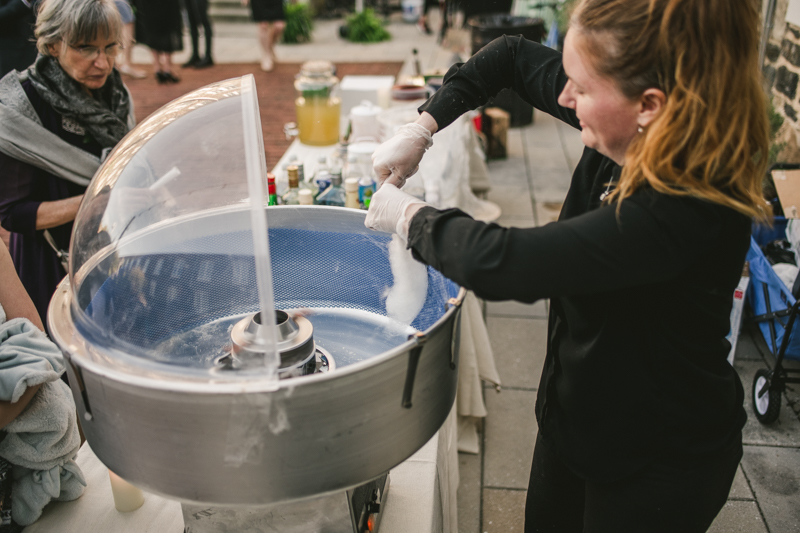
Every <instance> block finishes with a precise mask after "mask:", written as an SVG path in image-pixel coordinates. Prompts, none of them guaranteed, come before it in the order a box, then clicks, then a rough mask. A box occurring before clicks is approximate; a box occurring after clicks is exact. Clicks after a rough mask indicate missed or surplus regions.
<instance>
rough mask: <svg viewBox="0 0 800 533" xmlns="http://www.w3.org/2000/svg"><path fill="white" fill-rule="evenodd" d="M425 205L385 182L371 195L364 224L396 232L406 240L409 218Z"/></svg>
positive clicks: (387, 231)
mask: <svg viewBox="0 0 800 533" xmlns="http://www.w3.org/2000/svg"><path fill="white" fill-rule="evenodd" d="M427 205H428V204H426V203H425V202H423V201H422V200H420V199H418V198H415V197H413V196H411V195H410V194H408V193H404V192H403V191H401V190H400V189H398V188H397V187H395V186H394V185H392V184H391V183H388V182H387V183H384V184H383V185H381V187H380V189H378V192H376V193H375V194H373V195H372V200H370V203H369V211H367V218H366V220H365V221H364V225H365V226H366V227H368V228H369V229H374V230H377V231H383V232H386V233H396V234H397V235H399V236H400V238H402V239H403V240H405V241H407V240H408V226H409V225H410V224H411V219H412V218H414V215H415V214H416V213H417V211H419V210H420V209H422V208H423V207H425V206H427Z"/></svg>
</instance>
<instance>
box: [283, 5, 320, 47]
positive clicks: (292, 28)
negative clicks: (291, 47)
mask: <svg viewBox="0 0 800 533" xmlns="http://www.w3.org/2000/svg"><path fill="white" fill-rule="evenodd" d="M284 13H285V15H286V28H285V29H284V30H283V39H282V40H283V42H284V43H288V44H297V43H307V42H309V41H311V30H312V29H313V28H314V23H313V22H312V20H311V9H310V8H309V7H308V4H286V5H285V6H284Z"/></svg>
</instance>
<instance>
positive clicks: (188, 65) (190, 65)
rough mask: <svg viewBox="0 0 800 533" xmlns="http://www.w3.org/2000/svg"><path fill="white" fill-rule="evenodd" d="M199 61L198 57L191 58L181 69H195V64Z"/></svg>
mask: <svg viewBox="0 0 800 533" xmlns="http://www.w3.org/2000/svg"><path fill="white" fill-rule="evenodd" d="M201 61H202V60H201V59H200V56H192V57H191V58H190V59H189V61H187V62H186V63H184V64H183V66H182V68H197V64H198V63H200V62H201Z"/></svg>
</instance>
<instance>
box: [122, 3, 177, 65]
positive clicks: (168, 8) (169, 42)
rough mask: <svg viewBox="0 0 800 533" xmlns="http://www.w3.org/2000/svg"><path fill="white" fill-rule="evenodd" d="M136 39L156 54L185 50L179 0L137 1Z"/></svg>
mask: <svg viewBox="0 0 800 533" xmlns="http://www.w3.org/2000/svg"><path fill="white" fill-rule="evenodd" d="M133 4H134V5H135V6H136V37H137V40H138V41H139V42H140V43H142V44H145V45H147V46H148V47H149V48H150V49H151V50H155V51H156V52H179V51H181V50H183V18H182V16H181V4H180V1H179V0H136V1H135V2H133Z"/></svg>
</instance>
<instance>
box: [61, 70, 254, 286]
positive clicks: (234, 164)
mask: <svg viewBox="0 0 800 533" xmlns="http://www.w3.org/2000/svg"><path fill="white" fill-rule="evenodd" d="M255 98H256V96H255V87H254V83H253V78H252V75H251V76H245V77H242V78H235V79H231V80H226V81H221V82H218V83H215V84H212V85H208V86H206V87H203V88H202V89H199V90H197V91H194V92H192V93H189V94H187V95H184V96H182V97H180V98H178V99H177V100H174V101H172V102H170V103H169V104H167V105H166V106H164V107H162V108H161V109H159V110H158V111H156V112H155V113H153V114H152V115H150V116H149V117H147V118H146V119H145V120H144V121H143V122H142V123H141V124H139V125H138V126H137V127H136V129H135V131H134V133H133V134H130V135H128V136H126V137H125V138H124V139H123V140H122V141H121V142H120V143H119V144H118V145H117V147H116V148H115V149H114V150H113V152H111V154H110V155H109V157H108V159H107V160H106V162H105V163H104V164H103V166H102V167H101V168H100V170H99V171H98V173H97V175H96V176H95V178H94V180H92V183H91V184H90V185H89V188H88V189H87V191H86V193H85V196H84V201H83V203H82V205H81V208H80V211H79V212H78V214H77V216H76V218H75V224H74V228H75V229H74V232H73V237H72V242H71V248H70V281H71V283H72V286H73V287H76V288H79V287H80V285H81V283H82V282H83V281H84V275H85V273H86V270H87V268H86V267H87V263H89V262H90V261H91V259H92V258H93V257H97V256H102V255H106V254H103V253H102V252H103V251H104V250H110V249H113V248H115V247H117V246H118V244H119V243H120V242H122V241H125V240H126V239H130V238H131V237H133V236H134V235H136V234H138V233H140V232H142V231H143V230H145V229H146V228H148V227H151V226H155V225H158V224H163V223H165V222H166V221H169V220H170V219H174V218H177V217H187V216H191V215H192V214H193V213H197V212H201V211H207V210H208V209H214V208H225V207H228V206H232V205H237V204H242V203H243V202H248V201H249V192H248V182H247V161H248V157H249V158H251V159H253V158H254V159H255V160H256V161H257V162H258V163H257V165H258V166H257V168H255V169H253V170H254V171H256V172H258V173H259V174H262V173H263V175H264V176H265V175H266V163H265V160H264V149H263V141H262V139H261V125H260V123H258V116H257V115H255V116H254V117H253V116H251V117H248V118H249V119H250V120H249V122H250V123H249V124H247V123H246V121H245V117H246V115H245V113H244V112H243V106H245V105H246V104H247V102H246V100H251V102H250V104H251V106H252V107H253V109H255V110H257V109H258V107H257V102H256V100H255ZM246 128H248V129H249V131H247V134H248V138H249V141H250V142H245V141H246V138H245V133H246V131H245V130H246ZM248 151H249V152H250V153H248ZM261 179H262V181H263V180H264V178H263V177H262V178H261Z"/></svg>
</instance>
